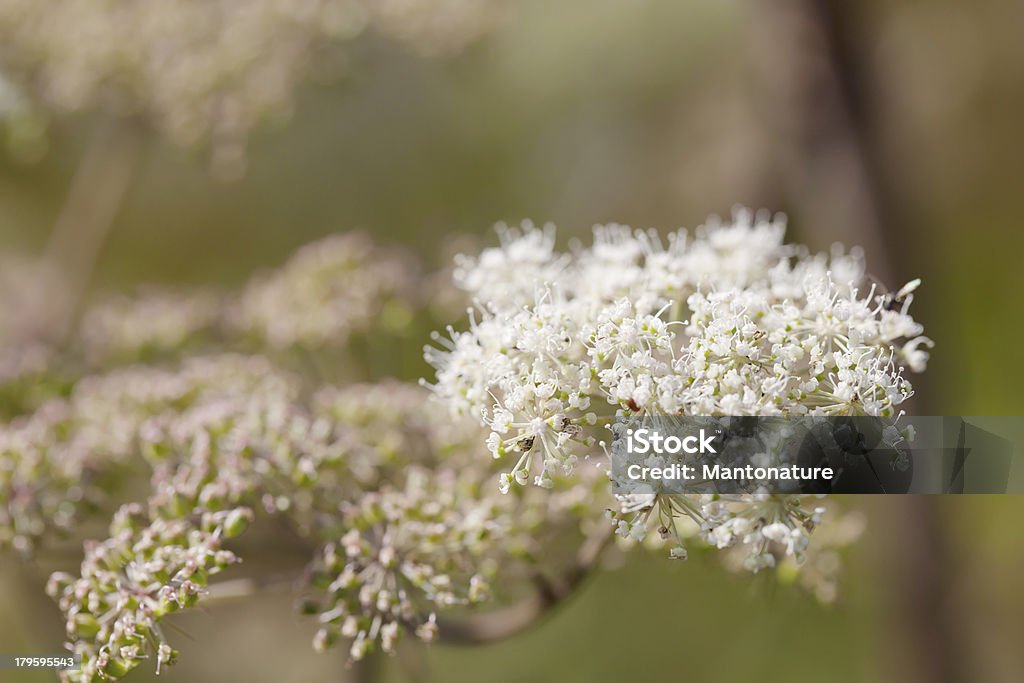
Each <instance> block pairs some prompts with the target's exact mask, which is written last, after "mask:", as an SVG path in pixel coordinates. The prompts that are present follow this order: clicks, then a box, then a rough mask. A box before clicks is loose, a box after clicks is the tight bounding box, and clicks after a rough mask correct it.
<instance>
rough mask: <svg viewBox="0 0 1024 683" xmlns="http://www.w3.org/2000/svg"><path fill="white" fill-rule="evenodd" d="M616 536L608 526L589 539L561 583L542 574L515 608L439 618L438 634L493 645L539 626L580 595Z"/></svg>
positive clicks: (465, 642) (449, 639) (462, 642)
mask: <svg viewBox="0 0 1024 683" xmlns="http://www.w3.org/2000/svg"><path fill="white" fill-rule="evenodd" d="M612 536H613V535H612V530H611V527H608V528H607V529H606V530H603V532H602V533H597V534H594V535H592V536H590V537H589V538H587V540H586V541H584V543H583V545H582V546H581V547H580V549H579V552H578V553H577V554H576V560H575V562H574V563H573V565H572V567H570V569H569V570H568V571H567V572H566V573H565V574H564V575H562V576H561V577H560V578H559V580H557V581H552V580H551V579H549V578H548V577H546V576H544V575H542V574H540V573H537V574H536V575H534V576H533V583H534V587H535V589H536V590H535V592H534V594H533V595H531V596H530V597H529V598H526V599H524V600H522V601H521V602H519V603H517V604H515V605H511V606H509V607H506V608H503V609H499V610H495V611H493V612H487V613H485V614H478V615H473V616H470V617H462V618H459V619H439V620H438V631H439V634H440V638H441V640H442V642H447V643H452V644H459V645H479V644H482V643H493V642H496V641H499V640H504V639H505V638H510V637H512V636H514V635H516V634H519V633H522V632H524V631H526V630H528V629H530V628H532V627H533V626H536V625H537V624H539V623H540V622H541V621H543V620H544V619H545V618H547V617H548V616H550V615H551V614H552V613H553V612H554V610H555V609H556V608H557V607H559V606H561V605H563V604H565V603H566V601H567V600H568V599H569V598H571V597H572V596H573V595H575V594H576V593H577V592H578V590H579V588H580V586H582V585H583V583H584V582H585V580H586V579H587V577H588V576H590V574H591V572H592V571H593V569H594V568H595V567H596V566H597V564H598V561H599V559H600V557H601V554H602V553H603V552H604V550H605V548H607V547H608V544H609V542H610V541H611V539H612Z"/></svg>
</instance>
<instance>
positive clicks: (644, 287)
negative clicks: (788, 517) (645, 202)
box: [426, 211, 931, 483]
mask: <svg viewBox="0 0 1024 683" xmlns="http://www.w3.org/2000/svg"><path fill="white" fill-rule="evenodd" d="M783 233H784V224H783V223H782V222H781V220H778V219H775V220H770V219H768V218H767V217H764V216H757V217H755V216H754V215H753V214H751V213H749V212H746V211H739V212H737V214H736V216H735V218H734V221H733V222H732V223H729V224H721V223H717V222H709V223H708V224H707V225H705V226H702V227H701V228H699V229H698V230H697V231H696V233H695V234H694V235H692V236H691V235H689V234H687V233H686V232H685V231H679V232H676V233H674V234H672V235H670V236H669V238H668V240H667V244H666V243H664V242H662V241H661V240H659V238H658V237H657V236H656V235H655V234H654V233H651V232H642V231H634V230H631V229H629V228H626V227H623V226H602V227H598V228H596V229H595V231H594V243H593V245H592V246H590V247H588V248H582V247H581V248H577V249H576V250H575V251H574V252H573V253H571V254H568V255H566V254H559V253H557V252H556V251H555V250H554V239H553V231H552V230H551V229H550V228H548V229H545V230H543V231H541V230H538V229H536V228H535V227H533V226H532V225H530V224H526V225H524V226H523V229H522V230H521V231H516V230H509V229H504V230H503V232H502V236H503V244H502V246H501V247H500V248H496V249H488V250H486V251H485V252H484V253H483V254H482V255H481V256H480V257H479V258H478V259H470V258H467V257H462V258H461V259H460V261H459V265H460V267H459V269H458V270H457V271H456V274H455V275H456V280H457V283H458V284H459V285H460V286H462V287H464V288H465V289H466V290H467V291H468V292H469V293H470V294H471V295H472V296H473V297H474V300H475V302H476V307H475V308H474V309H473V310H471V312H470V320H469V329H468V330H466V331H462V332H459V331H455V330H454V329H450V330H449V336H450V338H449V339H444V338H440V337H438V339H439V340H440V343H441V347H440V348H437V347H428V348H427V349H426V356H427V360H428V361H430V362H431V364H433V365H434V367H435V368H436V369H437V380H436V384H434V385H432V387H433V390H434V392H435V393H436V394H437V395H438V396H439V397H441V398H442V399H444V401H445V402H446V403H447V404H448V405H449V406H450V407H451V408H452V410H453V412H454V413H468V414H471V415H474V416H483V421H484V422H485V423H486V424H487V425H488V426H489V427H490V428H491V430H492V432H491V437H490V439H489V445H490V448H491V452H492V453H493V455H494V456H495V457H502V456H505V455H507V454H508V453H510V452H513V451H517V452H519V453H521V455H520V457H519V460H518V462H517V463H516V464H515V465H514V466H513V467H512V468H511V470H510V471H509V472H508V475H509V479H508V480H506V481H516V482H518V483H525V482H526V481H527V480H528V479H529V476H528V474H535V475H536V476H535V477H534V480H535V481H536V482H537V483H546V482H547V481H549V480H550V478H551V476H552V475H553V474H555V473H556V472H558V471H561V470H571V469H572V465H573V463H574V462H575V459H576V456H577V454H578V453H580V452H583V453H587V452H590V451H592V445H593V438H592V436H591V435H590V434H589V431H590V430H587V429H586V427H589V426H591V425H593V424H594V423H595V422H596V420H597V419H598V417H601V418H607V417H610V416H611V414H612V413H614V411H616V410H621V411H624V412H626V413H628V414H639V413H648V414H659V413H660V414H681V415H806V414H811V415H833V414H864V415H879V416H892V415H895V414H896V410H897V407H898V406H899V404H900V403H902V402H903V401H904V400H906V399H907V398H908V397H909V396H910V395H911V388H910V384H909V382H908V381H907V380H906V379H905V378H904V376H903V368H904V366H909V367H910V368H911V369H913V370H915V371H918V370H922V369H923V368H924V365H925V362H926V360H927V352H925V351H924V350H923V349H922V348H921V347H922V346H930V345H931V341H930V340H929V339H928V338H927V337H923V336H921V333H922V331H923V330H922V327H921V325H920V324H919V323H917V322H916V321H915V320H914V319H913V318H912V317H911V316H910V315H909V314H908V313H907V307H908V306H909V304H910V301H911V299H912V295H910V294H907V295H906V296H905V297H901V298H899V300H897V298H896V297H894V296H892V295H889V294H887V293H885V292H879V291H878V289H877V288H876V287H874V286H871V287H868V288H866V289H865V287H864V284H863V281H864V265H863V262H862V259H861V256H860V254H859V252H857V251H853V252H851V253H848V254H847V253H843V252H841V251H839V250H835V251H834V252H833V253H832V254H831V255H830V256H825V255H820V254H819V255H810V254H808V253H806V251H804V250H802V249H799V248H797V247H792V246H788V245H786V244H784V243H783Z"/></svg>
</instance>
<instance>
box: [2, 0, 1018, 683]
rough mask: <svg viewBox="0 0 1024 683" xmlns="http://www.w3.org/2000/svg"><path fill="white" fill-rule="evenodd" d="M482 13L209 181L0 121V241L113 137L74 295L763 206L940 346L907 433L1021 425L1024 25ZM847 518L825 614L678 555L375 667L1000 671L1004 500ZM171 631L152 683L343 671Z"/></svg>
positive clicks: (387, 43) (315, 105)
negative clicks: (938, 422) (382, 251)
mask: <svg viewBox="0 0 1024 683" xmlns="http://www.w3.org/2000/svg"><path fill="white" fill-rule="evenodd" d="M485 1H486V0H485ZM495 4H496V5H497V4H499V3H498V2H497V0H495ZM500 10H501V17H500V19H499V20H498V21H496V22H495V23H494V25H493V26H492V27H490V28H489V29H488V30H487V31H485V32H484V33H483V35H481V36H479V37H477V38H475V39H474V40H472V41H469V44H468V45H467V46H465V47H461V46H460V49H459V50H444V49H441V50H436V51H433V52H434V54H427V55H425V54H424V52H423V51H422V50H417V49H413V48H411V47H410V46H409V45H408V44H406V43H404V42H403V41H401V40H396V39H394V37H393V36H388V35H383V34H382V32H376V31H374V30H372V28H371V30H368V31H367V32H366V33H365V34H364V35H362V36H360V37H359V38H357V39H354V40H351V41H349V42H347V43H346V45H345V48H344V50H345V57H346V59H345V63H344V68H343V69H341V70H340V73H332V77H331V78H329V79H328V78H311V79H309V80H307V82H306V83H305V84H304V85H303V86H302V87H301V89H300V90H299V91H298V93H297V97H296V102H295V106H294V108H293V112H292V113H291V115H290V116H289V117H288V118H287V119H280V120H277V121H275V122H273V123H272V124H271V125H267V126H262V127H260V128H259V129H257V130H256V131H255V133H254V134H253V135H252V137H251V138H250V140H249V142H248V145H247V148H246V152H245V160H244V167H241V166H239V167H236V168H234V169H233V171H232V173H230V174H229V175H230V176H231V177H225V174H223V173H220V172H218V171H217V169H216V168H214V169H211V164H210V159H209V155H208V154H207V153H206V151H204V150H203V149H190V148H183V147H181V146H178V145H175V144H173V143H171V142H168V141H167V139H166V138H165V136H162V135H159V134H158V133H156V132H155V131H153V130H150V129H147V128H146V127H145V124H144V123H143V124H141V127H140V124H139V123H138V122H134V121H133V122H127V121H120V120H118V119H116V118H112V117H111V116H110V115H109V114H106V113H97V112H91V113H90V112H83V113H80V114H77V115H67V116H65V115H54V116H47V117H45V118H38V119H37V118H31V119H30V120H29V121H28V122H26V120H24V117H23V116H22V113H21V112H20V110H18V111H17V112H15V114H17V115H16V116H15V115H10V116H8V119H9V120H8V122H7V124H0V130H3V131H4V132H5V134H6V135H7V144H6V146H4V147H0V250H3V252H4V253H11V254H14V253H27V254H37V253H40V252H42V251H43V250H44V249H45V248H46V245H47V243H48V240H49V239H50V236H51V234H52V231H53V227H54V225H55V223H56V222H57V221H58V220H59V218H60V216H61V214H62V211H64V210H65V208H66V205H67V201H68V194H69V188H70V187H72V186H73V184H74V183H75V182H76V181H75V178H76V175H77V176H79V177H80V176H81V173H82V171H81V169H82V165H83V160H84V159H88V158H90V155H91V157H92V158H94V159H95V158H96V152H95V149H96V140H97V139H99V140H104V139H105V138H102V137H99V136H101V135H109V134H110V132H109V131H110V130H111V128H112V127H113V129H114V130H117V129H118V127H120V126H131V127H133V129H134V130H133V133H132V135H134V136H137V143H136V147H135V148H133V152H132V154H133V159H132V165H131V166H130V172H129V174H128V182H127V184H126V190H125V193H124V197H123V201H122V202H118V206H117V211H116V216H115V218H114V220H113V222H112V225H111V230H110V233H109V235H108V236H107V238H106V239H105V241H104V242H103V244H102V248H101V250H100V251H99V252H98V259H97V261H96V267H95V270H94V273H93V274H92V276H91V278H90V279H89V287H90V291H92V292H109V291H130V290H132V289H133V288H135V287H137V286H139V285H141V284H146V283H160V284H171V285H174V284H223V285H232V284H238V283H241V282H242V281H244V280H245V278H246V277H248V276H249V275H250V274H251V273H252V272H254V271H256V270H259V269H261V268H265V267H270V266H274V265H277V264H279V263H280V262H282V261H283V260H284V259H285V258H286V256H287V255H288V254H289V253H290V252H291V251H292V250H293V249H295V248H296V247H298V246H299V245H302V244H304V243H306V242H309V241H311V240H314V239H316V238H318V237H321V236H323V235H326V234H329V233H332V232H338V231H349V230H352V229H362V230H365V231H367V232H369V233H371V234H372V235H373V236H374V237H375V238H376V239H378V240H379V241H381V242H384V243H394V244H397V245H404V246H406V247H409V248H411V249H413V250H415V251H416V252H417V253H418V255H419V256H420V257H421V258H422V259H423V260H424V261H425V262H426V263H427V264H429V265H430V266H431V267H435V268H440V267H442V266H443V265H445V264H446V263H447V262H448V260H449V259H450V257H451V254H452V250H453V249H454V248H455V246H454V245H458V244H463V245H465V244H473V243H475V244H488V243H491V242H493V240H494V237H493V232H492V230H491V226H492V225H493V224H494V223H495V222H496V221H499V220H505V221H509V222H518V221H519V220H521V219H523V218H532V219H533V220H535V221H537V222H543V221H548V220H550V221H553V222H555V223H556V224H557V225H558V226H559V236H560V237H559V238H560V240H561V241H562V242H567V241H568V240H569V238H571V237H576V236H584V235H585V234H586V233H587V232H588V231H589V229H590V226H591V225H593V224H594V223H604V222H621V223H627V224H630V225H633V226H635V227H655V228H659V229H662V230H669V229H674V228H676V227H679V226H687V227H694V226H696V225H697V224H699V223H700V222H702V221H703V219H704V218H705V217H706V216H707V215H708V214H711V213H719V214H723V215H727V214H728V213H729V212H730V211H731V209H732V207H733V206H734V205H735V204H744V205H747V206H751V207H765V208H768V209H770V210H773V211H783V212H785V213H786V214H787V215H788V216H789V218H790V226H791V227H790V238H791V239H793V240H794V241H800V242H804V243H806V244H808V245H810V246H811V247H813V248H815V249H827V248H828V246H829V245H830V244H831V243H832V242H834V241H837V240H838V241H842V242H845V243H848V244H861V245H863V246H864V248H865V249H866V251H867V252H868V258H869V266H870V268H871V270H872V272H873V273H874V274H875V276H876V277H877V278H878V279H879V280H880V281H881V282H883V283H885V284H886V285H887V286H889V287H892V288H897V287H899V286H900V285H901V284H903V283H904V282H906V281H908V280H910V279H912V278H915V277H921V278H922V279H923V281H924V284H923V285H922V287H921V289H920V290H919V292H918V295H917V298H916V299H915V303H914V310H915V316H916V317H917V318H918V319H919V320H921V321H923V322H924V324H925V326H926V330H927V332H928V334H929V335H930V336H931V337H932V338H934V339H935V340H937V342H938V345H937V347H936V349H935V351H934V353H933V356H932V361H931V364H930V367H929V370H928V373H927V375H926V376H924V377H919V378H916V379H915V387H916V388H917V391H918V396H917V397H916V398H915V405H914V410H915V411H916V412H917V413H919V414H950V415H953V414H962V415H1014V414H1018V415H1019V414H1022V411H1024V393H1022V392H1021V390H1020V387H1021V380H1022V379H1024V371H1022V366H1021V362H1020V361H1019V360H1018V359H1017V358H1016V352H1014V351H1013V349H1014V348H1017V347H1018V346H1019V340H1020V339H1021V338H1022V335H1024V316H1022V315H1021V313H1022V306H1021V299H1020V292H1021V291H1022V289H1024V268H1022V267H1021V264H1022V250H1024V231H1022V230H1021V229H1020V228H1021V218H1020V216H1021V212H1020V206H1019V205H1020V199H1021V198H1020V189H1021V183H1022V180H1024V127H1022V126H1021V121H1024V43H1022V42H1021V41H1020V27H1021V26H1024V5H1022V4H1021V3H1020V2H1017V1H1016V0H979V1H978V2H972V3H963V2H955V1H954V0H930V1H929V2H887V1H879V0H868V1H864V2H836V3H817V2H812V1H810V0H808V1H800V0H785V1H783V2H772V3H767V2H741V1H739V0H726V1H721V2H711V1H700V0H629V1H628V2H627V1H623V0H559V1H558V2H543V1H542V0H525V1H523V2H508V3H503V4H501V7H500ZM444 39H445V38H444V37H442V38H441V40H444ZM332 71H337V70H332ZM0 102H3V100H2V98H0ZM4 111H6V112H7V113H8V114H11V112H13V111H14V109H12V108H11V107H7V108H6V109H4ZM4 126H6V127H4ZM26 126H27V128H26ZM100 149H101V150H102V149H105V148H104V147H102V146H101V147H100ZM111 149H113V148H111ZM90 150H93V151H91V152H90ZM112 154H113V153H112ZM103 158H104V154H102V153H101V154H100V155H99V159H100V163H99V165H98V166H96V168H97V169H99V170H97V171H96V172H102V169H103V163H102V160H103ZM3 295H4V293H3V292H2V291H0V305H3V300H4V299H3ZM426 334H427V330H412V331H410V334H409V335H408V339H409V343H408V348H406V349H404V350H402V352H401V358H400V359H399V358H398V357H396V362H395V366H394V368H393V370H394V372H395V373H396V374H399V375H402V376H403V377H404V378H406V379H412V378H415V377H416V376H418V375H419V374H423V373H425V372H426V367H425V365H422V364H420V363H419V361H418V355H419V350H420V347H421V346H422V344H423V342H424V340H425V339H426ZM1020 474H1021V473H1020V472H1019V471H1018V472H1016V473H1015V476H1017V477H1019V476H1020ZM848 502H849V504H850V505H852V506H858V507H860V508H862V509H864V510H865V512H866V514H867V515H868V520H869V527H868V531H867V533H866V535H865V537H864V539H863V540H862V542H861V543H860V544H859V545H858V546H857V547H856V548H855V549H854V551H853V552H852V553H851V555H850V557H849V558H848V565H847V567H846V570H845V578H844V582H843V594H842V597H841V598H840V600H839V602H838V603H837V604H836V605H832V606H822V605H819V604H817V603H816V602H815V601H814V599H813V598H812V597H810V596H807V595H803V594H801V593H800V592H799V591H798V590H795V589H789V588H786V587H780V586H778V585H776V584H775V583H774V582H772V581H770V580H765V579H764V578H763V577H757V578H756V579H753V580H752V579H751V578H750V577H746V576H733V575H729V574H727V573H725V572H723V571H721V570H720V569H719V568H718V567H717V566H716V565H715V563H714V562H712V561H710V560H709V561H704V560H703V559H702V558H699V557H698V558H694V560H693V561H691V562H688V563H682V564H680V563H670V562H666V561H664V560H663V558H660V557H645V556H643V555H641V554H633V555H632V556H631V557H630V558H629V560H628V561H624V562H621V563H619V565H618V566H613V567H610V568H609V569H608V571H605V572H602V573H601V574H599V575H598V576H597V577H596V578H595V579H594V580H593V581H592V583H591V584H590V585H588V586H587V587H586V589H585V590H584V591H583V592H582V593H581V594H580V595H579V596H578V597H577V598H576V599H575V600H573V601H572V602H571V603H570V604H568V605H567V606H566V607H565V608H564V609H562V610H560V611H558V612H557V613H556V614H554V615H553V616H552V617H551V618H550V619H549V620H547V621H545V622H544V623H542V624H540V625H538V626H537V627H536V628H535V629H533V630H532V631H530V632H529V633H527V634H525V635H522V636H519V637H516V638H514V639H512V640H509V641H507V642H504V643H500V644H497V645H493V646H486V647H481V648H475V649H460V648H450V647H444V646H436V647H431V648H430V649H429V650H420V649H418V648H411V649H409V650H408V651H407V653H406V654H405V655H404V656H403V657H401V658H396V659H389V660H387V661H385V662H382V663H381V664H380V666H381V667H382V668H383V672H382V675H383V676H384V677H385V678H386V679H387V680H395V681H410V682H418V681H439V682H444V683H457V682H460V681H467V682H468V681H580V682H588V683H589V682H598V681H618V680H624V679H627V678H640V677H643V678H646V679H649V680H677V679H683V678H688V679H694V680H702V681H735V680H744V679H748V678H757V679H759V680H763V681H776V680H778V681H782V680H785V681H790V682H800V681H843V682H845V681H851V682H852V681H877V680H890V681H905V680H909V681H914V680H921V681H931V680H948V681H959V680H970V681H1019V680H1024V653H1022V652H1021V651H1020V648H1019V643H1020V642H1022V639H1024V617H1022V616H1021V615H1022V614H1024V588H1022V586H1021V583H1020V568H1021V567H1022V566H1024V535H1022V534H1021V533H1020V531H1019V528H1018V527H1019V524H1018V520H1019V519H1021V515H1024V501H1022V500H1021V499H1020V498H1019V497H1017V496H999V497H996V496H991V497H983V496H970V497H965V498H963V499H959V500H953V499H943V500H934V499H933V500H929V501H924V502H914V503H909V502H907V501H898V500H867V499H854V500H850V501H848ZM41 577H42V574H41V573H40V572H37V571H36V570H35V568H33V567H32V566H28V567H25V566H18V565H16V564H15V563H14V562H13V561H12V560H11V559H10V558H3V559H2V560H0V651H5V652H44V651H57V650H59V644H60V642H61V633H60V631H61V629H60V623H59V615H58V612H57V610H56V608H55V607H54V606H52V605H51V604H50V603H49V601H48V600H47V599H46V598H45V597H44V596H42V594H41V592H40V586H41V581H42V578H41ZM178 623H179V625H180V628H181V631H182V633H181V634H180V636H179V641H180V642H181V649H182V650H183V657H182V663H181V664H180V665H179V666H178V667H176V668H174V669H172V670H171V671H170V672H169V673H165V674H164V675H163V676H162V677H161V680H165V681H170V682H172V683H173V682H174V681H321V680H346V679H347V677H348V678H354V676H353V675H352V672H350V671H346V670H345V668H344V666H343V656H342V654H340V653H334V654H331V655H326V656H318V655H315V654H313V653H312V651H311V649H310V647H309V643H310V641H311V638H312V633H313V630H314V629H313V626H312V624H308V623H304V622H303V621H301V620H300V618H299V617H297V616H294V615H293V613H292V610H291V600H290V598H289V597H288V596H284V595H268V596H265V597H261V598H259V599H258V600H256V601H251V602H246V603H239V604H238V605H229V606H226V607H223V608H218V609H217V610H216V611H208V612H200V613H198V614H193V615H185V616H184V617H183V618H182V619H180V620H179V622H178ZM143 668H145V667H143ZM147 677H150V678H151V675H150V674H149V672H146V671H139V672H137V673H136V674H134V675H133V677H132V679H131V680H139V681H145V680H148V678H147ZM0 680H3V681H7V680H11V681H12V682H24V683H30V682H31V681H36V680H40V681H42V680H51V677H50V676H49V675H30V674H18V675H14V674H12V673H9V672H0Z"/></svg>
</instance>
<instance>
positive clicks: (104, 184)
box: [46, 118, 142, 336]
mask: <svg viewBox="0 0 1024 683" xmlns="http://www.w3.org/2000/svg"><path fill="white" fill-rule="evenodd" d="M141 149H142V136H141V131H140V130H139V128H138V126H137V125H136V124H134V122H131V121H127V120H124V119H108V118H104V119H102V120H100V121H99V122H98V124H97V127H96V130H95V131H94V132H93V134H92V136H91V138H90V140H89V142H88V144H87V147H86V150H85V153H84V154H83V156H82V160H81V162H80V163H79V166H78V169H77V170H76V171H75V175H74V178H73V179H72V181H71V189H70V191H69V193H68V197H67V200H66V201H65V203H64V206H63V208H62V209H61V212H60V214H59V215H58V217H57V221H56V223H55V224H54V227H53V232H52V233H51V234H50V239H49V241H48V243H47V245H46V261H47V262H48V263H49V264H50V265H51V266H52V267H53V268H55V269H56V271H57V272H58V273H59V274H60V276H61V278H62V280H63V284H64V285H65V298H64V300H63V301H61V302H60V305H59V307H58V310H57V311H55V320H54V328H55V329H54V330H53V333H54V334H56V335H58V336H63V335H64V334H66V333H67V331H68V330H69V329H70V328H71V327H72V325H73V324H74V322H75V318H76V317H77V315H78V311H79V309H80V308H81V305H82V301H83V299H84V295H85V291H86V290H87V288H88V286H89V283H90V282H91V280H92V276H93V273H94V271H95V269H96V263H97V261H98V259H99V256H100V253H101V252H102V249H103V245H104V244H105V243H106V241H107V237H108V236H109V234H110V229H111V227H112V226H113V224H114V220H115V219H116V218H117V214H118V213H119V211H120V209H121V207H122V206H123V205H124V200H125V197H126V196H127V194H128V188H129V187H130V186H131V181H132V179H133V177H134V175H135V170H136V167H137V165H138V160H139V158H140V152H141Z"/></svg>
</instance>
